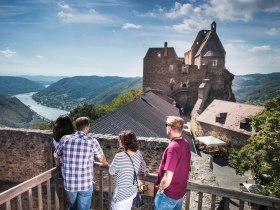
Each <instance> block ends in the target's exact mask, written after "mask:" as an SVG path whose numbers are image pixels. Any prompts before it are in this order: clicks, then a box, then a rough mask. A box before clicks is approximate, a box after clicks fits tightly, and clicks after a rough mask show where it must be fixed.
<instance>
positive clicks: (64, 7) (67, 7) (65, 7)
mask: <svg viewBox="0 0 280 210" xmlns="http://www.w3.org/2000/svg"><path fill="white" fill-rule="evenodd" d="M57 5H58V6H59V7H60V8H61V9H65V10H72V8H71V7H70V5H68V4H66V3H65V2H64V1H63V2H60V3H58V4H57Z"/></svg>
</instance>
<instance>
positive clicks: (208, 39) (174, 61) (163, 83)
mask: <svg viewBox="0 0 280 210" xmlns="http://www.w3.org/2000/svg"><path fill="white" fill-rule="evenodd" d="M216 28H217V25H216V23H215V22H213V23H212V24H211V30H201V31H199V32H198V34H197V36H196V38H195V40H194V42H193V45H192V47H191V49H190V50H189V51H187V52H186V53H184V57H178V56H177V54H176V52H175V50H174V48H173V47H168V46H167V42H165V43H164V47H163V48H149V50H148V52H147V54H146V55H145V57H144V64H143V91H149V90H151V91H153V92H154V93H156V94H158V95H160V96H161V97H163V98H165V99H166V100H168V101H170V102H176V106H177V107H180V108H181V109H182V110H183V111H184V112H185V113H186V112H191V110H192V108H193V106H194V104H195V103H196V101H197V99H198V90H199V87H200V88H203V87H202V86H200V84H202V82H203V80H204V79H208V80H209V83H210V91H209V94H208V96H207V97H208V100H207V101H208V103H211V101H212V100H213V99H215V98H216V99H222V100H228V101H235V98H234V95H233V94H232V89H231V85H232V80H233V78H234V75H233V74H231V73H230V72H229V71H228V70H227V69H226V68H225V56H226V51H225V49H224V47H223V45H222V43H221V41H220V39H219V37H218V35H217V33H216ZM208 86H209V84H208Z"/></svg>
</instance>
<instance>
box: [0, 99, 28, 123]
mask: <svg viewBox="0 0 280 210" xmlns="http://www.w3.org/2000/svg"><path fill="white" fill-rule="evenodd" d="M32 116H33V112H32V111H31V109H30V108H29V107H28V106H26V105H24V104H23V103H21V102H20V100H18V99H17V98H15V97H13V98H5V97H3V96H0V125H5V126H8V127H13V128H27V127H29V122H30V121H31V120H32Z"/></svg>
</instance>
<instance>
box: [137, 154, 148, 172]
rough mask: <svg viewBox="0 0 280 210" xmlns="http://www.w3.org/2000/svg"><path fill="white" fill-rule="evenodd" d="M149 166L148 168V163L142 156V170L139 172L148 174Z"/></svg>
mask: <svg viewBox="0 0 280 210" xmlns="http://www.w3.org/2000/svg"><path fill="white" fill-rule="evenodd" d="M146 167H147V166H146V162H145V160H144V158H143V157H142V155H141V162H140V169H139V171H140V172H143V173H145V174H146V173H148V170H147V168H146Z"/></svg>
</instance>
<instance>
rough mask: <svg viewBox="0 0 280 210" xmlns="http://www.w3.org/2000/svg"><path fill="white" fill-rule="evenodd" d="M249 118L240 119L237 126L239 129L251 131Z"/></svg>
mask: <svg viewBox="0 0 280 210" xmlns="http://www.w3.org/2000/svg"><path fill="white" fill-rule="evenodd" d="M250 123H251V119H249V118H244V119H242V120H241V121H240V124H239V127H240V129H244V130H247V131H251V130H252V127H251V124H250Z"/></svg>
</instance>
